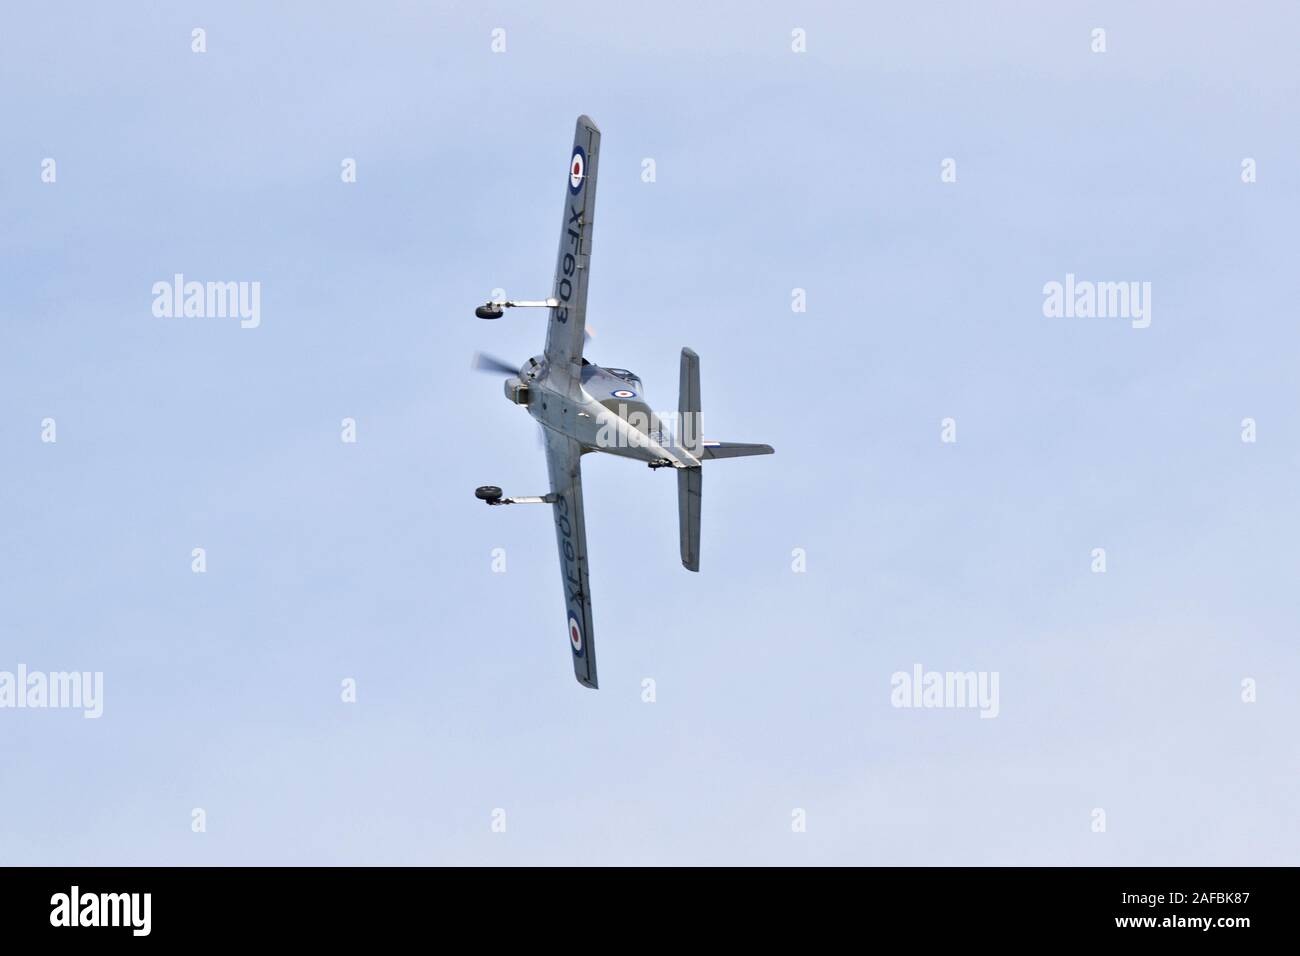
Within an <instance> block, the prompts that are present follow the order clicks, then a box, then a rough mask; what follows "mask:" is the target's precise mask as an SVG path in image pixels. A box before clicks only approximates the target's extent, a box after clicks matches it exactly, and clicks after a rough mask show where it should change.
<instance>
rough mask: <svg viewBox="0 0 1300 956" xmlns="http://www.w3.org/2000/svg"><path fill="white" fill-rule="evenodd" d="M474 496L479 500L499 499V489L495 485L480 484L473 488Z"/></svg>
mask: <svg viewBox="0 0 1300 956" xmlns="http://www.w3.org/2000/svg"><path fill="white" fill-rule="evenodd" d="M474 497H475V498H477V499H478V500H479V501H500V500H501V489H500V488H498V487H497V486H496V485H481V486H480V487H478V488H475V489H474Z"/></svg>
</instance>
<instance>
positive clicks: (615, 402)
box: [506, 355, 699, 468]
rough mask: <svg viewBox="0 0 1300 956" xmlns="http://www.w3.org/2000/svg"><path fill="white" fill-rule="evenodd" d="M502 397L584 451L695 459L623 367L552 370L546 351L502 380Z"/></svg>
mask: <svg viewBox="0 0 1300 956" xmlns="http://www.w3.org/2000/svg"><path fill="white" fill-rule="evenodd" d="M506 397H508V398H510V400H511V401H513V402H515V403H516V404H521V405H526V406H527V407H528V413H529V414H530V415H532V416H533V418H535V419H537V421H538V423H539V424H540V425H542V427H544V428H549V429H551V430H552V431H556V432H559V433H560V434H562V435H566V436H568V437H570V438H573V439H574V440H576V441H577V442H578V444H580V445H581V446H582V450H583V451H584V452H586V451H602V452H605V453H607V454H611V455H619V456H621V457H624V458H634V459H636V460H638V461H644V462H647V463H662V464H664V465H671V466H672V467H675V468H689V467H692V466H695V465H698V464H699V461H698V460H697V459H696V458H695V457H694V456H692V455H691V454H690V452H688V451H686V450H685V449H684V448H681V447H680V446H679V445H677V443H676V442H675V441H674V440H673V436H672V435H671V434H670V433H669V432H668V431H667V430H666V429H665V428H664V425H663V423H662V422H661V421H660V419H659V417H658V416H657V415H656V414H655V413H654V412H653V411H651V409H650V406H649V405H647V404H646V402H645V399H644V396H643V395H642V392H641V381H640V379H638V378H637V377H636V376H635V375H633V374H632V373H631V372H628V371H627V370H625V369H608V368H603V367H601V366H599V365H592V364H590V363H587V364H584V365H582V366H581V378H580V380H579V381H576V382H575V381H574V380H573V377H572V376H569V375H565V376H563V377H561V376H558V375H553V374H551V370H550V368H549V366H548V365H547V362H546V359H545V357H544V356H541V355H538V356H534V357H533V358H531V359H529V360H528V361H527V362H525V363H524V365H523V367H522V368H521V369H520V370H519V376H518V377H517V378H512V379H508V380H507V381H506Z"/></svg>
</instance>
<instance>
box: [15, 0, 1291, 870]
mask: <svg viewBox="0 0 1300 956" xmlns="http://www.w3.org/2000/svg"><path fill="white" fill-rule="evenodd" d="M195 27H202V28H204V29H205V30H206V47H207V51H206V52H205V53H201V54H200V53H194V52H192V50H191V44H192V39H191V31H192V29H193V28H195ZM1298 27H1300V15H1298V14H1297V12H1296V7H1295V6H1294V5H1293V4H1291V3H1284V2H1276V3H1257V4H1249V5H1244V6H1243V5H1227V4H1224V5H1208V4H1206V5H1200V4H1195V3H1191V4H1180V5H1178V8H1177V11H1176V13H1175V12H1174V11H1173V10H1172V9H1171V8H1169V7H1168V6H1167V5H1160V4H1140V5H1135V4H1129V3H1114V4H1106V3H1103V4H1090V5H1087V6H1084V5H1078V4H1068V3H1067V4H1050V5H1049V4H1030V3H981V4H955V3H944V4H935V5H925V4H915V3H907V4H885V5H853V6H852V7H849V5H840V4H837V5H832V4H794V3H791V4H774V3H764V4H752V3H739V2H737V3H725V4H699V3H681V4H676V3H663V4H658V3H656V4H650V5H633V6H625V5H622V6H620V7H619V8H618V9H617V10H605V9H602V8H600V7H598V6H592V5H580V6H575V5H573V4H558V3H540V4H539V3H527V4H525V3H514V4H485V5H459V6H455V7H453V6H450V5H446V6H444V5H439V4H431V3H376V4H362V5H358V4H352V3H349V4H342V3H338V4H328V3H320V4H318V3H312V4H305V3H304V4H265V3H195V4H145V3H134V4H132V3H125V4H112V5H99V4H95V5H91V4H83V3H76V4H74V3H57V2H56V3H42V4H38V5H33V4H24V5H13V6H11V7H9V8H7V9H6V10H5V12H4V14H3V28H2V29H0V115H3V117H4V123H3V127H4V128H3V133H2V134H0V213H2V215H3V218H2V220H0V223H2V226H3V228H0V285H2V288H3V296H2V297H0V488H2V489H3V496H2V499H0V671H10V672H13V671H16V670H17V668H18V667H19V666H20V665H25V666H26V667H27V668H28V669H29V670H32V671H44V672H54V671H66V670H77V671H92V672H93V671H101V672H102V673H103V675H104V676H103V680H104V701H103V715H102V716H101V717H100V718H99V719H97V720H88V719H83V717H82V715H81V713H80V712H78V711H76V710H31V709H24V710H17V709H0V747H2V748H3V752H2V754H0V757H2V759H0V861H3V862H6V863H28V864H145V863H172V864H209V863H216V864H234V863H322V864H335V863H371V864H385V863H408V864H421V863H651V864H658V863H706V862H714V863H721V862H734V863H882V864H944V863H955V864H980V863H993V864H1016V863H1019V864H1042V863H1050V864H1061V863H1077V864H1227V863H1233V864H1252V863H1275V864H1277V863H1291V864H1294V863H1297V862H1300V860H1298V859H1297V856H1298V854H1297V846H1298V845H1300V824H1297V813H1296V808H1297V803H1298V802H1300V777H1298V776H1297V771H1298V770H1300V761H1298V758H1300V745H1298V744H1297V733H1296V731H1297V726H1300V703H1297V699H1296V694H1295V688H1296V687H1297V685H1298V683H1300V654H1298V653H1297V640H1296V639H1297V623H1298V620H1300V588H1297V587H1296V568H1297V557H1298V555H1297V543H1296V542H1297V540H1300V512H1298V510H1297V507H1296V496H1295V489H1296V479H1297V466H1298V465H1300V456H1298V455H1297V449H1298V448H1300V422H1298V421H1297V414H1296V409H1297V396H1298V393H1300V385H1298V384H1297V376H1296V371H1295V362H1296V347H1297V344H1298V343H1300V336H1297V333H1296V319H1297V314H1296V290H1295V275H1296V256H1297V240H1296V231H1297V229H1296V219H1297V213H1298V212H1300V201H1298V200H1300V187H1298V185H1297V181H1298V175H1300V174H1298V172H1297V170H1298V169H1300V164H1298V157H1300V122H1297V120H1298V119H1300V109H1298V108H1297V105H1296V104H1297V102H1300V67H1297V61H1296V58H1295V50H1294V43H1295V36H1296V33H1297V28H1298ZM495 28H503V29H504V30H505V43H506V50H505V52H503V53H494V52H493V51H492V48H491V47H492V41H493V37H492V31H493V30H494V29H495ZM796 28H800V29H803V30H804V31H806V52H803V53H796V52H794V51H792V49H791V46H792V43H793V42H794V40H793V39H792V31H793V30H795V29H796ZM1095 28H1102V29H1104V30H1105V42H1106V51H1105V52H1104V53H1094V52H1092V49H1091V48H1092V46H1093V45H1094V43H1095V41H1094V39H1093V30H1094V29H1095ZM579 113H588V114H590V115H591V116H592V117H593V118H594V119H595V120H596V122H597V123H598V124H600V126H601V128H602V130H603V134H604V138H603V143H602V155H601V160H600V183H599V190H598V193H599V196H598V215H597V222H596V228H595V237H594V254H593V260H592V269H593V272H592V277H591V294H590V311H589V316H590V321H591V324H592V325H593V326H594V327H595V331H596V338H595V340H594V341H593V342H592V343H591V345H590V346H589V348H588V353H587V354H588V356H589V357H590V358H591V359H592V360H593V361H596V362H598V363H603V364H608V365H614V366H619V367H624V368H630V369H632V370H633V371H635V372H636V373H638V374H639V375H640V376H641V377H642V379H643V380H644V383H645V387H646V389H647V392H648V395H649V398H650V400H651V402H652V404H653V405H655V406H656V407H658V408H663V409H672V408H673V407H675V404H676V388H677V361H678V354H679V351H680V349H681V347H682V346H683V345H689V346H691V347H692V348H694V349H695V350H696V351H697V352H699V354H700V356H701V363H702V370H703V389H702V392H703V404H704V415H705V417H704V420H705V424H706V430H707V432H708V433H709V436H710V437H715V438H721V439H728V440H736V441H763V442H769V443H771V444H772V445H774V446H775V448H776V450H777V453H776V455H775V456H772V457H766V458H755V459H742V460H737V461H722V462H716V463H711V464H709V465H707V466H706V471H707V474H706V478H705V482H704V485H705V490H704V505H703V515H704V517H703V548H702V570H701V573H700V574H698V575H693V574H691V573H689V572H687V571H685V570H683V569H682V567H681V566H680V563H679V560H678V554H677V541H676V536H677V519H676V492H675V488H674V482H673V479H672V476H671V474H668V473H664V472H652V471H650V470H648V469H646V468H644V467H641V466H640V465H636V464H633V463H632V462H628V461H624V460H618V459H614V458H609V457H603V456H592V457H588V458H587V459H586V460H585V461H584V477H585V486H586V503H587V526H588V534H589V541H590V552H591V556H592V568H591V579H592V585H593V594H594V602H595V623H596V634H595V637H596V644H597V648H598V655H599V660H600V680H601V690H599V691H598V692H592V691H588V690H585V689H583V688H582V687H580V686H579V685H578V684H577V683H576V682H575V681H574V679H573V675H572V668H571V665H570V660H569V652H568V649H567V644H566V637H565V616H564V609H563V601H562V596H561V592H560V581H559V572H558V570H557V557H556V554H555V541H554V534H553V530H552V526H551V519H550V516H549V514H548V513H547V510H546V509H544V508H522V507H521V508H508V509H491V510H489V509H487V508H485V507H483V506H482V505H481V504H480V503H479V502H477V501H476V500H475V499H474V498H473V496H472V491H473V489H474V487H475V486H477V485H480V484H485V483H492V484H498V485H501V486H502V487H504V488H505V489H506V490H507V492H513V493H518V494H539V493H542V492H543V491H544V490H545V488H544V487H543V484H544V482H545V479H546V470H545V464H544V460H543V456H542V453H541V451H540V449H539V448H538V446H537V442H536V433H535V432H536V429H535V426H534V425H533V423H532V422H531V420H529V418H528V416H527V415H526V414H525V413H524V411H523V410H521V409H518V408H516V407H514V406H512V405H510V404H509V403H508V402H507V401H506V400H505V398H504V397H503V395H502V391H501V386H500V383H499V381H498V380H496V379H494V378H493V377H490V376H486V375H478V374H474V373H472V372H471V371H470V370H469V368H468V365H469V357H470V355H471V353H472V352H473V351H474V350H475V349H483V350H485V351H490V352H493V353H496V354H500V355H504V356H507V357H509V358H511V359H523V358H525V357H527V356H529V355H532V354H535V353H537V352H539V351H540V350H541V346H542V340H543V335H544V330H543V314H542V313H540V312H524V313H523V314H522V315H520V314H509V315H508V316H507V318H506V319H504V320H502V321H499V322H495V323H487V322H480V321H478V320H476V319H475V318H474V317H473V313H472V309H473V307H474V306H475V305H476V304H478V303H480V302H482V301H484V300H485V299H486V298H488V296H489V295H490V294H491V292H492V290H493V289H495V288H504V289H505V290H506V291H507V293H508V294H510V295H512V296H517V297H522V298H534V297H542V296H545V295H548V294H549V292H550V283H551V278H552V269H553V264H554V255H555V247H556V243H557V237H558V231H559V220H560V213H561V201H562V195H563V190H564V186H563V178H562V172H561V171H562V169H564V167H565V164H566V161H567V159H568V150H569V144H570V141H571V136H572V130H573V122H574V118H575V117H576V116H577V115H578V114H579ZM47 158H51V159H54V160H55V163H56V165H55V167H54V168H55V170H56V179H55V182H53V183H47V182H42V162H43V160H45V159H47ZM347 158H351V159H354V160H355V161H356V169H357V181H356V182H355V183H344V182H343V181H342V178H341V164H342V163H343V161H344V160H345V159H347ZM647 158H649V159H653V160H654V164H655V181H654V182H645V181H643V176H642V170H643V160H645V159H647ZM1247 158H1249V159H1253V160H1254V161H1255V165H1254V168H1255V171H1256V180H1257V181H1255V182H1253V183H1245V182H1243V181H1242V176H1243V166H1242V163H1243V160H1244V159H1247ZM945 159H952V160H954V161H955V170H956V181H955V182H944V181H942V176H941V174H942V173H943V170H944V165H943V164H944V160H945ZM175 273H183V274H184V275H185V276H186V277H187V278H190V279H197V280H200V281H209V280H211V281H232V282H239V281H249V282H251V281H257V282H260V283H261V310H260V320H261V324H260V326H259V327H258V328H255V329H241V328H240V327H239V324H238V322H237V320H231V319H218V318H202V319H200V318H191V319H167V318H157V317H155V316H154V315H153V314H152V310H151V306H152V303H153V295H152V292H151V288H152V286H153V284H154V283H155V282H158V281H168V280H170V278H171V277H172V276H173V275H174V274H175ZM1067 274H1073V275H1075V276H1076V277H1077V278H1078V279H1080V280H1092V281H1106V282H1130V281H1132V282H1139V283H1141V282H1149V283H1151V290H1152V291H1151V300H1150V305H1151V324H1150V326H1149V327H1148V328H1144V329H1135V328H1133V327H1132V324H1131V323H1130V322H1129V321H1127V320H1124V319H1121V318H1104V319H1103V318H1091V319H1089V318H1077V317H1075V318H1048V317H1045V316H1044V313H1043V301H1044V295H1043V287H1044V285H1045V284H1046V283H1049V282H1053V281H1058V282H1064V281H1065V277H1066V275H1067ZM794 289H804V290H806V301H807V309H806V311H804V312H796V311H793V310H792V306H791V303H792V290H794ZM47 418H52V419H54V421H55V423H56V429H57V432H56V437H57V441H56V442H53V443H51V442H45V441H42V421H43V420H44V419H47ZM344 418H353V419H355V421H356V423H357V441H356V442H355V443H351V444H349V443H344V442H343V441H341V440H340V430H341V422H342V420H343V419H344ZM946 418H951V419H953V420H955V423H956V425H955V427H956V437H957V440H956V442H943V441H941V422H942V421H943V420H944V419H946ZM1246 418H1251V419H1254V421H1255V423H1256V440H1255V441H1254V442H1245V441H1243V440H1242V434H1243V425H1242V421H1243V419H1246ZM199 547H201V548H204V549H205V550H206V556H207V558H206V560H207V570H206V573H203V574H195V573H193V572H192V570H191V553H192V550H193V549H194V548H199ZM496 548H502V549H504V551H505V556H506V571H505V573H494V572H493V568H492V552H493V549H496ZM1097 548H1104V549H1105V558H1106V571H1105V573H1095V572H1094V571H1093V570H1092V568H1093V566H1094V562H1095V558H1094V556H1093V552H1094V549H1097ZM795 549H803V554H804V555H805V557H806V570H805V571H803V572H802V573H800V572H796V571H795V570H793V569H792V564H793V562H794V561H795V556H794V554H795ZM918 664H919V665H921V666H922V667H923V668H924V669H926V670H933V671H941V672H942V671H960V672H966V671H975V672H981V671H982V672H996V673H997V674H998V677H999V707H998V714H997V717H996V718H994V719H981V717H980V714H979V712H978V711H976V710H972V709H961V708H944V709H904V708H896V707H894V706H892V705H891V676H892V675H893V674H895V673H896V672H899V671H905V672H909V673H910V672H911V670H912V668H913V667H914V665H918ZM348 678H350V679H353V680H355V682H356V688H357V700H356V702H355V703H344V702H343V701H342V700H341V699H340V698H341V682H342V681H344V680H345V679H348ZM647 678H649V679H652V680H653V681H654V682H655V683H654V688H655V701H654V703H645V702H643V699H642V698H643V690H642V688H643V681H644V680H645V679H647ZM1247 680H1251V681H1254V688H1255V698H1256V699H1255V700H1254V702H1253V703H1248V702H1245V701H1243V699H1242V698H1243V681H1247ZM195 808H202V809H203V810H204V811H205V813H206V827H207V829H206V832H203V833H195V832H193V831H192V828H191V821H192V811H193V810H194V809H195ZM498 808H499V809H501V810H504V811H505V817H504V819H505V821H506V829H505V832H504V833H501V832H493V831H492V822H493V812H494V810H496V809H498ZM797 809H799V810H803V811H804V817H803V819H804V821H805V823H806V827H805V832H795V829H796V827H795V824H796V823H797V815H796V814H795V811H796V810H797ZM1095 810H1101V811H1104V814H1105V832H1094V827H1095V826H1096V821H1097V820H1098V819H1099V818H1098V817H1097V815H1096V814H1095V813H1094V811H1095ZM498 819H499V817H498Z"/></svg>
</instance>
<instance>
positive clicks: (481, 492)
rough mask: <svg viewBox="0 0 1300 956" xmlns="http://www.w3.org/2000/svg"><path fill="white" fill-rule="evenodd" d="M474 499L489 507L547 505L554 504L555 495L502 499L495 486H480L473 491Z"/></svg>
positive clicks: (499, 490) (498, 489)
mask: <svg viewBox="0 0 1300 956" xmlns="http://www.w3.org/2000/svg"><path fill="white" fill-rule="evenodd" d="M474 497H475V498H477V499H478V500H479V501H482V502H485V503H486V504H489V505H549V504H552V503H554V501H555V495H553V494H549V495H541V496H536V497H525V498H503V497H501V489H500V488H498V487H497V486H496V485H480V486H479V487H478V488H475V489H474Z"/></svg>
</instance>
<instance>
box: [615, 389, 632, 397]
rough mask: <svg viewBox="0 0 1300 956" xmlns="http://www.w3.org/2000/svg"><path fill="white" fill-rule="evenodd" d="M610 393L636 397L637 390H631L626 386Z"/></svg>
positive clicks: (617, 395) (618, 395)
mask: <svg viewBox="0 0 1300 956" xmlns="http://www.w3.org/2000/svg"><path fill="white" fill-rule="evenodd" d="M609 394H611V395H613V396H614V397H615V398H636V392H633V391H629V390H628V389H626V388H619V389H615V390H614V391H612V392H610V393H609Z"/></svg>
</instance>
